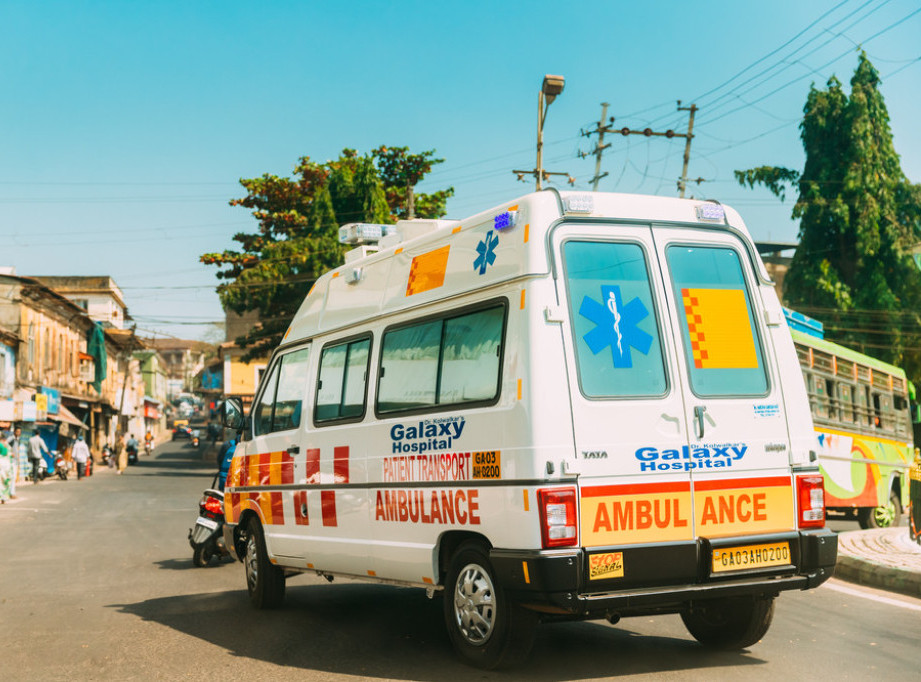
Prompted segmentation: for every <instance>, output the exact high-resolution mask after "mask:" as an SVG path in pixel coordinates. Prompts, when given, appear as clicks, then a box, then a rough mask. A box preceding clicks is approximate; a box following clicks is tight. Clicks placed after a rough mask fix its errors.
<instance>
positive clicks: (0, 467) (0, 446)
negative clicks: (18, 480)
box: [0, 439, 13, 504]
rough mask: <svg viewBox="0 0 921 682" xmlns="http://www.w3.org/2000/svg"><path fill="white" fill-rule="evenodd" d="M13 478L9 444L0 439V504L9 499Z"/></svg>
mask: <svg viewBox="0 0 921 682" xmlns="http://www.w3.org/2000/svg"><path fill="white" fill-rule="evenodd" d="M12 479H13V457H12V454H11V452H10V448H9V446H7V444H6V443H5V442H4V441H3V440H2V439H0V504H6V501H7V500H8V499H10V496H11V493H10V486H11V485H12Z"/></svg>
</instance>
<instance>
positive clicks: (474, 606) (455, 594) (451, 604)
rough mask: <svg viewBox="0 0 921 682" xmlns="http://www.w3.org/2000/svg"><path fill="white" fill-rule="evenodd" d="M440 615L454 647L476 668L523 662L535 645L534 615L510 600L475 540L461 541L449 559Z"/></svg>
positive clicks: (487, 557) (536, 618)
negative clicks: (442, 616)
mask: <svg viewBox="0 0 921 682" xmlns="http://www.w3.org/2000/svg"><path fill="white" fill-rule="evenodd" d="M444 614H445V623H446V625H447V628H448V635H449V637H450V638H451V643H452V644H453V645H454V650H455V651H457V653H458V655H459V656H460V657H461V658H463V659H464V660H465V661H467V662H469V663H471V664H472V665H475V666H477V667H479V668H485V669H493V668H499V667H509V666H513V665H516V664H518V663H521V662H522V661H523V660H524V659H525V658H526V657H527V655H528V653H529V652H530V651H531V645H532V644H533V643H534V628H535V627H536V625H537V622H538V617H537V614H536V613H534V612H532V611H528V610H526V609H523V608H521V607H520V606H518V605H516V604H514V603H512V602H511V601H509V599H508V597H507V596H506V593H505V591H504V590H503V589H502V588H501V587H500V586H499V585H498V584H497V583H496V578H495V573H494V572H493V569H492V566H491V565H490V563H489V555H488V553H487V550H486V548H485V547H484V546H483V545H482V544H481V543H478V542H466V543H464V544H462V545H461V546H460V547H459V548H458V550H457V552H455V554H454V556H453V557H451V564H450V566H449V567H448V573H447V576H446V578H445V592H444Z"/></svg>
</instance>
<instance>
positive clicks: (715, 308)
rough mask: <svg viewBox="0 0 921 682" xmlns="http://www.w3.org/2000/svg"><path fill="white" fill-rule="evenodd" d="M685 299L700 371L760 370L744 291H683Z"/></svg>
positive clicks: (689, 326) (695, 357) (693, 349)
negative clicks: (757, 368)
mask: <svg viewBox="0 0 921 682" xmlns="http://www.w3.org/2000/svg"><path fill="white" fill-rule="evenodd" d="M681 298H682V303H683V305H684V313H685V315H686V317H687V323H688V334H689V335H690V340H691V351H692V353H693V356H694V366H695V367H696V368H697V369H747V368H753V367H757V366H758V356H757V354H756V352H755V339H754V337H753V336H752V330H751V319H750V318H749V315H748V305H747V303H746V300H745V292H744V291H742V290H741V289H682V290H681Z"/></svg>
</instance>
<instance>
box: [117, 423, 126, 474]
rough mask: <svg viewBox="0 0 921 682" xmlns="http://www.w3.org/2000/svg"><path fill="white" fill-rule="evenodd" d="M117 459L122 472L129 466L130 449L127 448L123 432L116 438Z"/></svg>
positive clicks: (119, 469) (119, 471)
mask: <svg viewBox="0 0 921 682" xmlns="http://www.w3.org/2000/svg"><path fill="white" fill-rule="evenodd" d="M115 461H116V466H117V467H118V473H119V474H120V473H121V472H123V471H124V470H125V467H127V466H128V451H127V450H125V436H124V434H122V433H119V434H118V437H117V438H116V439H115Z"/></svg>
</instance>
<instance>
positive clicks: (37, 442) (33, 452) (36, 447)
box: [29, 431, 48, 484]
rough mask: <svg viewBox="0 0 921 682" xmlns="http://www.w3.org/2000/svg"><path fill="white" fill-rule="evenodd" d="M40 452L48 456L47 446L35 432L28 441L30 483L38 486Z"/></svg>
mask: <svg viewBox="0 0 921 682" xmlns="http://www.w3.org/2000/svg"><path fill="white" fill-rule="evenodd" d="M42 452H44V453H46V454H48V446H47V445H45V441H44V440H42V437H41V436H39V435H38V431H36V432H35V435H33V436H32V437H31V438H30V439H29V464H31V465H32V482H33V483H35V484H38V472H39V462H41V461H42Z"/></svg>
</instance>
